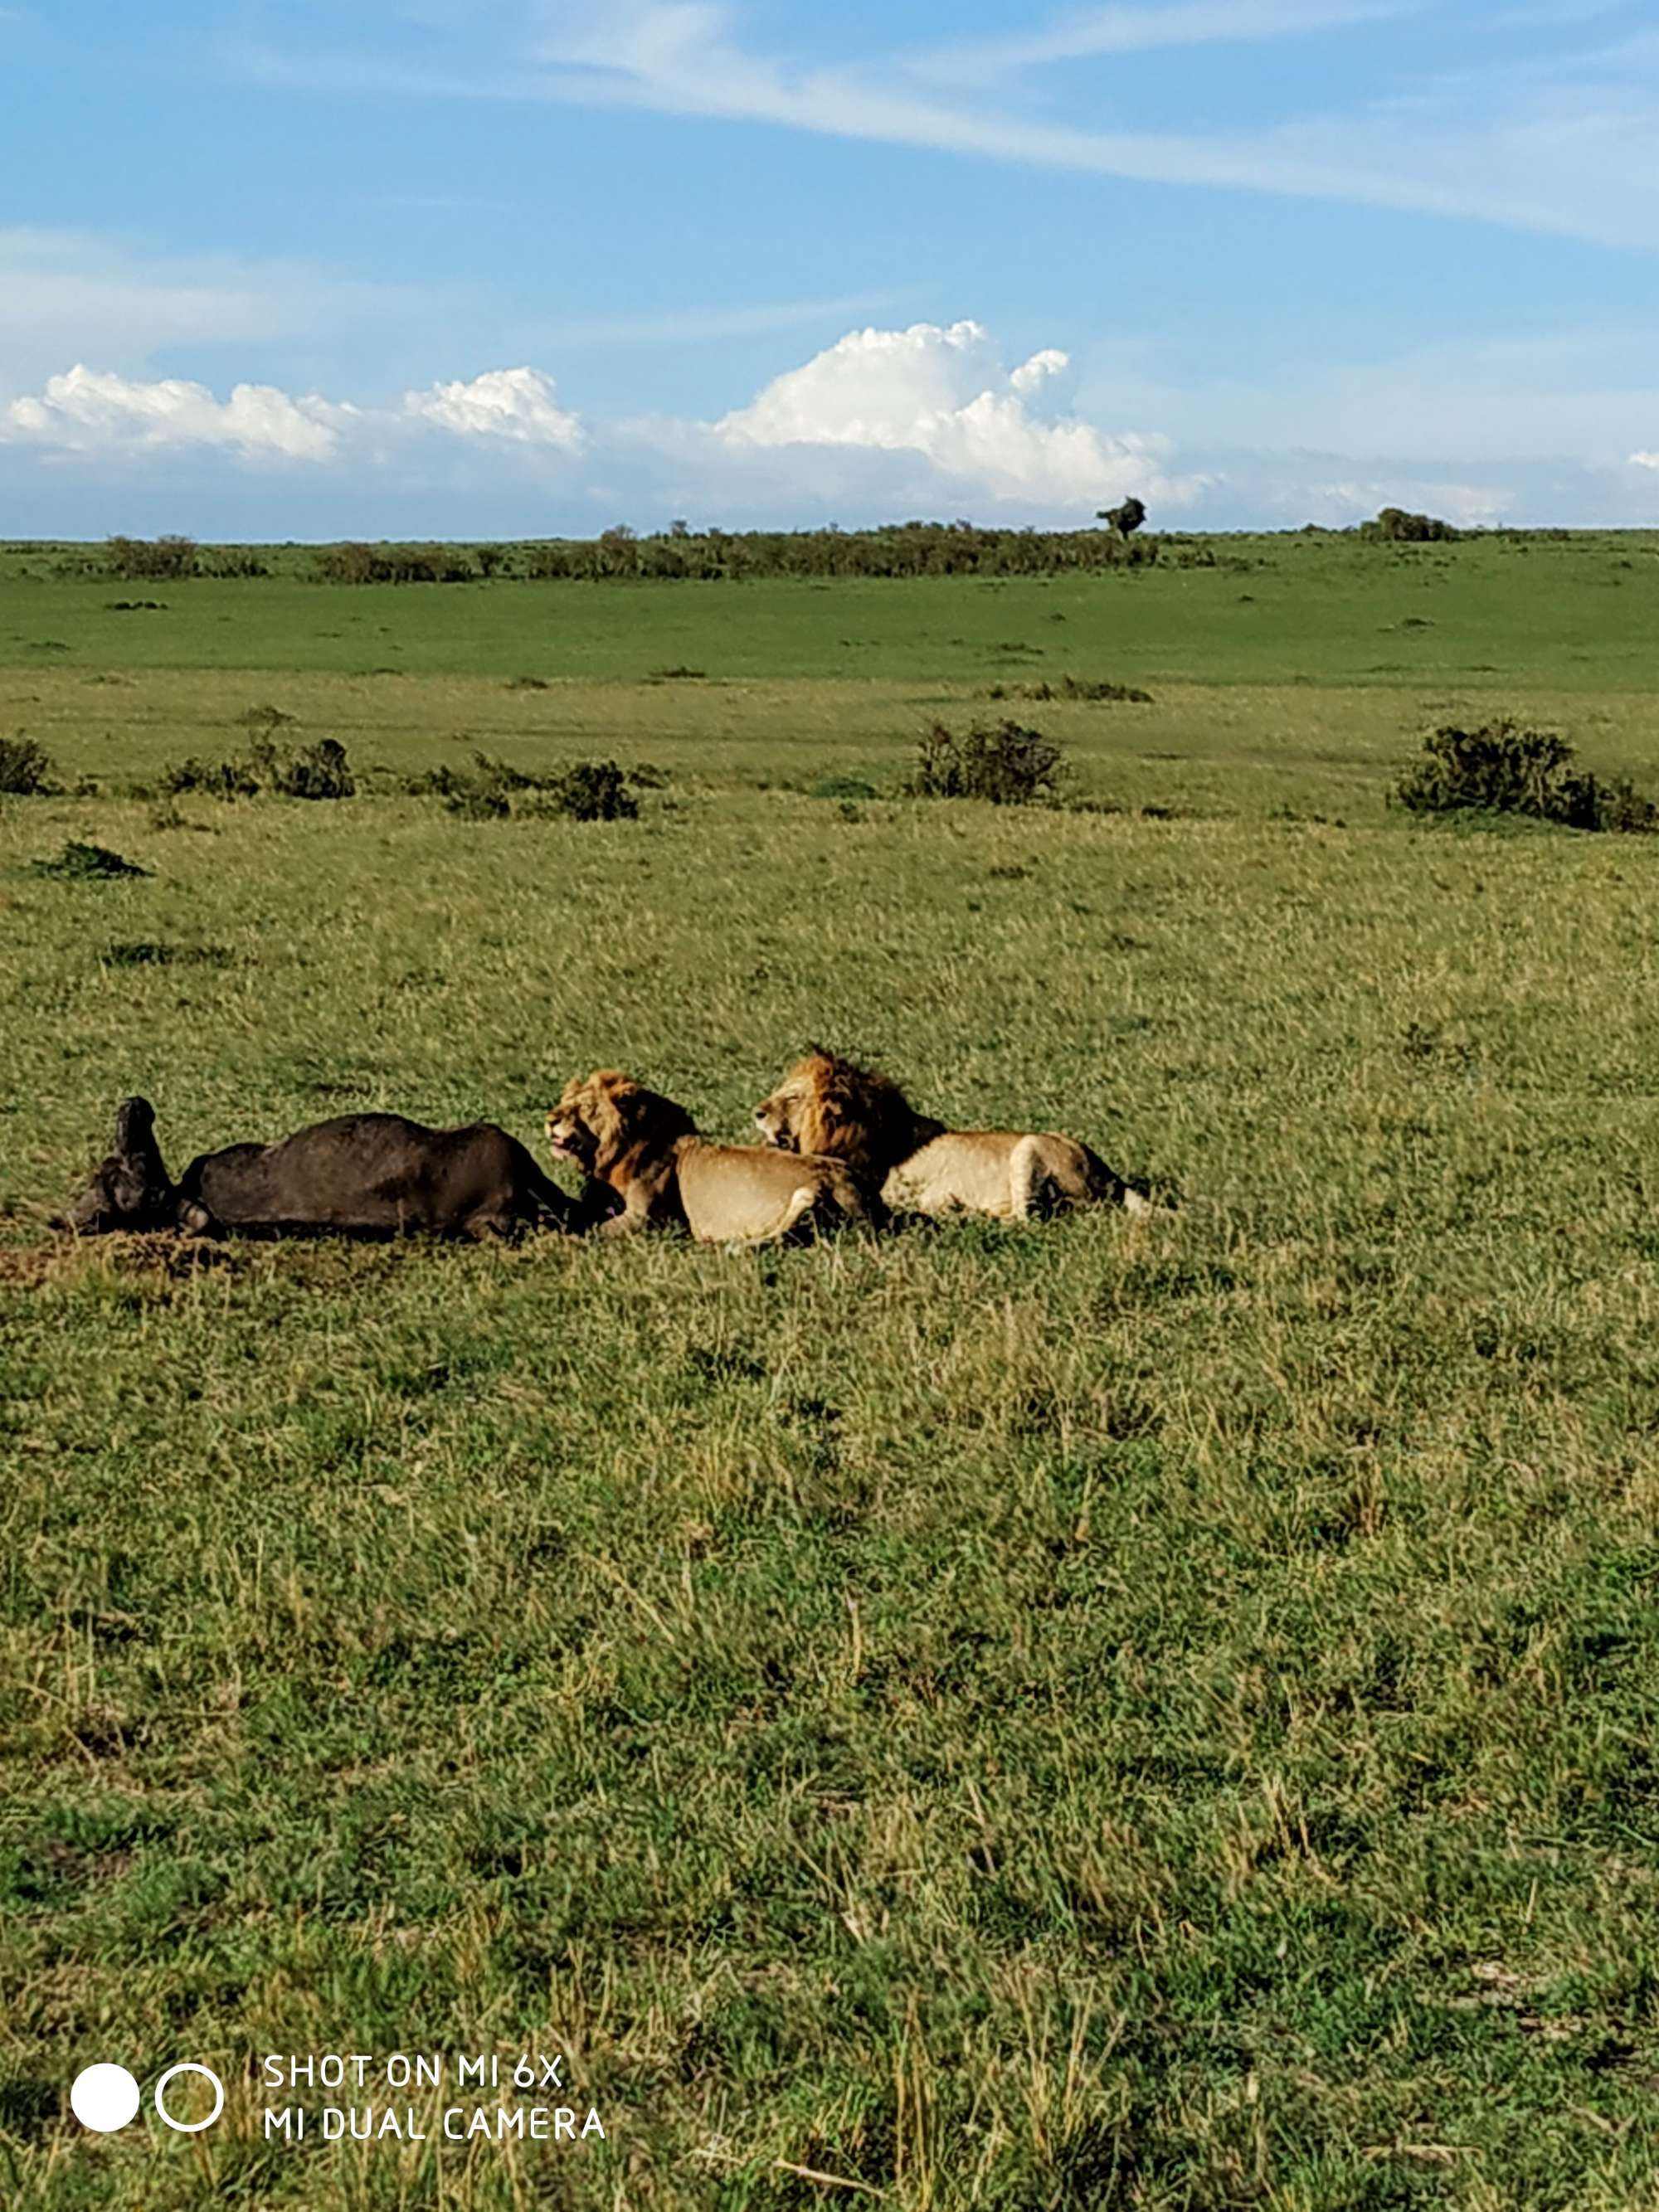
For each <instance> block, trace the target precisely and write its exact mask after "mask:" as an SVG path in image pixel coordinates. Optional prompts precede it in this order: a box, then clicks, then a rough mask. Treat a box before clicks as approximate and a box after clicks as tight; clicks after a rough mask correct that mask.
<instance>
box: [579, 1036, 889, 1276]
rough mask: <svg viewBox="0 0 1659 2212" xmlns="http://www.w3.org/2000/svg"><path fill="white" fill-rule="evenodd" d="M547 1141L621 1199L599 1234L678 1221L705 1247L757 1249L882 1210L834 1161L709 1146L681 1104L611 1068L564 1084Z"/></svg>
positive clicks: (870, 1218) (740, 1147) (625, 1232)
mask: <svg viewBox="0 0 1659 2212" xmlns="http://www.w3.org/2000/svg"><path fill="white" fill-rule="evenodd" d="M547 1137H548V1142H549V1144H550V1146H551V1147H552V1150H553V1152H554V1154H555V1156H556V1158H560V1159H565V1160H571V1161H574V1164H576V1166H577V1167H579V1168H580V1170H582V1172H583V1174H584V1175H586V1176H592V1177H593V1178H594V1179H595V1180H596V1181H597V1182H603V1183H608V1184H609V1185H610V1187H611V1189H612V1190H614V1191H615V1192H616V1193H617V1195H618V1196H619V1197H620V1198H621V1200H622V1201H623V1210H622V1212H620V1213H618V1214H615V1215H613V1216H612V1217H611V1219H610V1220H609V1221H607V1222H605V1223H604V1224H603V1225H602V1226H601V1228H600V1229H599V1232H598V1233H599V1235H600V1236H612V1237H614V1236H627V1235H629V1234H631V1233H633V1232H634V1231H638V1230H641V1229H649V1228H656V1227H660V1226H665V1225H676V1224H680V1225H684V1227H686V1228H687V1229H689V1230H690V1232H691V1234H692V1236H693V1237H696V1238H697V1239H698V1240H699V1241H700V1242H701V1243H705V1244H726V1243H741V1244H759V1243H770V1242H772V1241H773V1240H775V1239H776V1238H778V1237H786V1236H789V1235H791V1234H792V1233H793V1234H794V1235H797V1236H799V1235H806V1234H811V1233H812V1232H813V1231H817V1230H819V1229H823V1228H828V1227H831V1226H835V1225H840V1224H842V1223H844V1222H848V1221H865V1222H872V1221H875V1220H877V1219H878V1218H879V1216H880V1212H881V1206H880V1201H879V1200H877V1199H875V1198H873V1197H872V1195H871V1194H868V1193H867V1192H866V1190H865V1189H864V1188H862V1187H861V1186H860V1182H859V1180H858V1178H857V1177H856V1176H854V1174H853V1173H852V1172H851V1171H850V1170H848V1168H847V1167H846V1166H845V1165H844V1164H842V1162H841V1161H840V1160H818V1159H807V1158H782V1157H780V1155H779V1154H778V1153H776V1152H767V1151H765V1150H764V1149H763V1148H762V1147H761V1146H755V1145H716V1144H711V1143H710V1142H709V1141H708V1139H707V1138H706V1137H700V1136H699V1135H698V1134H697V1130H696V1123H695V1122H694V1121H692V1119H691V1116H690V1115H689V1114H688V1113H687V1112H686V1110H685V1109H684V1107H683V1106H677V1105H676V1104H675V1103H674V1102H673V1100H672V1099H671V1098H664V1097H661V1096H660V1095H659V1093H658V1092H657V1091H647V1089H646V1088H645V1087H644V1085H642V1084H639V1083H635V1081H634V1079H632V1077H631V1076H627V1075H623V1074H620V1073H617V1070H616V1069H614V1068H599V1069H596V1070H595V1071H594V1073H592V1075H590V1076H587V1077H586V1078H585V1079H573V1080H572V1081H571V1082H569V1083H568V1084H567V1085H565V1088H564V1093H563V1096H562V1097H561V1098H560V1100H559V1103H558V1104H557V1105H556V1106H555V1107H554V1108H553V1109H551V1110H550V1113H549V1115H548V1117H547Z"/></svg>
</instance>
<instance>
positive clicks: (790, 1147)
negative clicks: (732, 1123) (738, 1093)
mask: <svg viewBox="0 0 1659 2212" xmlns="http://www.w3.org/2000/svg"><path fill="white" fill-rule="evenodd" d="M804 1107H805V1097H803V1095H802V1093H801V1092H800V1091H799V1090H798V1089H797V1088H796V1087H795V1086H794V1085H793V1083H792V1082H791V1081H790V1079H788V1078H786V1079H785V1080H784V1081H783V1082H781V1084H780V1085H778V1087H777V1089H776V1090H775V1091H774V1092H773V1093H772V1096H771V1097H769V1098H763V1099H762V1100H761V1103H760V1104H759V1105H758V1106H757V1107H756V1109H755V1127H757V1129H758V1130H759V1131H760V1133H761V1135H762V1137H763V1139H764V1140H765V1142H766V1143H767V1144H769V1145H774V1146H776V1148H777V1149H778V1151H779V1152H799V1151H800V1150H801V1142H800V1134H799V1128H798V1127H797V1123H798V1121H799V1116H800V1115H801V1112H802V1109H803V1108H804Z"/></svg>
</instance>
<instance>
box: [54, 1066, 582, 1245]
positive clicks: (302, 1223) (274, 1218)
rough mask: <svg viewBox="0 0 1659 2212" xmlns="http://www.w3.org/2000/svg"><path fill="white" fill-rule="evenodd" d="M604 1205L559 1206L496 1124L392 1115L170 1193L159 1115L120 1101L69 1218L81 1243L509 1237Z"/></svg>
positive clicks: (322, 1126) (231, 1163)
mask: <svg viewBox="0 0 1659 2212" xmlns="http://www.w3.org/2000/svg"><path fill="white" fill-rule="evenodd" d="M603 1210H604V1201H603V1200H598V1199H585V1200H582V1201H580V1202H577V1201H574V1200H571V1199H569V1198H567V1197H566V1195H565V1194H564V1193H563V1192H562V1190H561V1189H560V1188H558V1186H557V1184H556V1183H554V1182H550V1181H549V1180H548V1178H547V1176H544V1174H543V1173H542V1171H541V1170H540V1168H538V1166H537V1164H536V1163H535V1161H534V1160H533V1159H532V1158H531V1155H530V1153H529V1152H527V1151H526V1148H525V1147H524V1146H522V1145H521V1144H520V1142H519V1140H518V1139H517V1138H516V1137H510V1136H508V1134H507V1132H506V1130H505V1129H498V1128H496V1127H495V1124H494V1123H493V1122H489V1121H473V1122H470V1123H469V1124H468V1125H467V1126H466V1127H465V1128H460V1129H428V1128H427V1127H424V1126H423V1125H422V1123H421V1122H419V1121H405V1120H404V1116H403V1115H401V1114H345V1115H341V1116H340V1117H339V1118H338V1119H337V1120H336V1121H319V1122H316V1123H314V1124H313V1127H310V1128H308V1129H300V1130H297V1131H296V1132H295V1134H294V1135H293V1136H291V1137H285V1138H283V1139H282V1141H281V1142H280V1143H279V1144H275V1145H229V1146H226V1148H225V1149H224V1150H223V1151H222V1152H204V1153H203V1154H202V1155H201V1157H200V1158H197V1159H194V1160H192V1161H191V1164H190V1165H189V1166H188V1167H187V1168H186V1169H185V1172H184V1174H183V1175H182V1176H180V1178H179V1181H178V1182H176V1183H175V1182H173V1179H172V1177H171V1176H169V1175H168V1173H167V1168H166V1165H165V1164H164V1163H163V1161H162V1158H161V1148H160V1146H158V1145H157V1143H156V1141H155V1109H154V1108H153V1107H152V1106H151V1105H150V1103H149V1100H148V1099H147V1098H129V1099H127V1100H125V1102H124V1103H123V1104H122V1105H121V1106H120V1108H119V1109H118V1111H117V1113H116V1116H115V1149H114V1151H113V1152H111V1153H110V1154H109V1156H108V1158H106V1160H105V1161H104V1163H103V1164H102V1165H101V1166H100V1168H99V1169H98V1170H97V1172H96V1173H95V1174H94V1176H93V1178H92V1181H91V1182H90V1183H89V1184H88V1187H87V1188H86V1189H85V1191H84V1192H82V1195H81V1196H80V1197H79V1198H78V1199H77V1200H76V1201H75V1204H74V1205H73V1206H72V1207H71V1208H70V1213H69V1217H68V1226H69V1227H70V1228H71V1229H73V1230H74V1231H76V1233H77V1234H78V1235H80V1236H82V1237H95V1236H100V1235H104V1234H106V1233H107V1232H109V1231H112V1230H158V1229H160V1230H166V1229H171V1230H177V1231H180V1232H182V1233H183V1234H184V1235H185V1236H191V1237H216V1236H227V1235H241V1236H249V1235H252V1236H276V1235H281V1234H283V1233H284V1232H287V1233H289V1234H295V1235H318V1234H331V1235H335V1236H344V1237H408V1236H428V1237H510V1236H513V1235H516V1234H517V1233H518V1232H519V1231H521V1230H525V1229H532V1228H548V1229H556V1230H562V1231H568V1232H571V1233H575V1232H579V1231H581V1230H583V1229H585V1228H586V1227H588V1226H589V1225H590V1222H591V1220H592V1218H595V1216H596V1214H597V1213H598V1212H602V1211H603Z"/></svg>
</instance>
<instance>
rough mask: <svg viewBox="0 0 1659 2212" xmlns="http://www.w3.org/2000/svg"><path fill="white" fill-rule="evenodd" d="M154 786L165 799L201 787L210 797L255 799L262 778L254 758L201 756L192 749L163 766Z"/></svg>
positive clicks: (197, 789)
mask: <svg viewBox="0 0 1659 2212" xmlns="http://www.w3.org/2000/svg"><path fill="white" fill-rule="evenodd" d="M156 789H157V791H158V792H159V793H161V797H162V798H164V799H177V798H178V797H179V794H180V793H181V792H186V791H199V792H201V793H204V796H206V797H207V798H209V799H254V798H257V797H258V792H259V779H258V776H257V775H255V774H254V771H253V767H252V763H251V762H248V761H235V760H222V761H207V760H201V759H198V758H197V756H196V755H195V754H194V753H192V754H191V755H190V757H188V758H187V759H185V760H181V761H173V762H172V763H170V764H169V765H168V766H167V767H166V768H164V769H162V770H161V778H160V781H158V783H157V784H156Z"/></svg>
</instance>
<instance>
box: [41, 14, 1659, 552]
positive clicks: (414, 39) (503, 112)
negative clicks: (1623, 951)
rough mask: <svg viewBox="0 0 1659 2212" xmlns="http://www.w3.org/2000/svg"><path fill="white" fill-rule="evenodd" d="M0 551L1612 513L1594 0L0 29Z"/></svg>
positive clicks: (1616, 155) (1622, 271) (1613, 234)
mask: <svg viewBox="0 0 1659 2212" xmlns="http://www.w3.org/2000/svg"><path fill="white" fill-rule="evenodd" d="M0 70H3V72H4V80H5V110H6V113H7V116H8V124H7V129H6V133H5V137H4V140H3V143H0V180H3V197H0V496H3V501H4V507H3V510H0V512H3V513H4V516H5V520H4V522H3V524H0V528H3V530H4V532H5V533H6V534H8V535H23V534H48V533H59V532H61V533H65V534H78V535H94V536H95V535H101V534H103V533H104V532H108V531H112V530H132V531H145V532H149V531H156V530H162V529H170V528H178V529H185V530H190V531H193V532H197V533H198V534H201V535H206V536H214V535H217V536H240V537H258V538H286V537H299V538H306V537H323V536H337V535H342V534H352V535H364V536H374V535H382V534H385V535H409V534H416V533H419V534H438V533H447V534H455V535H463V534H465V535H476V536H497V535H507V534H520V533H526V534H530V533H533V534H545V533H550V532H560V531H577V530H587V529H591V528H596V527H602V526H605V524H607V523H611V522H614V521H618V520H626V521H629V522H631V523H632V524H634V525H635V526H636V527H639V528H641V529H647V528H653V527H659V526H662V525H663V524H665V522H666V521H667V520H669V519H671V517H673V516H677V515H684V516H686V517H688V518H690V520H693V521H694V522H696V523H704V522H720V523H722V524H725V525H726V526H743V525H744V524H748V523H773V522H782V523H795V522H799V523H803V524H807V523H812V522H817V521H822V520H839V521H841V522H842V523H844V524H848V525H851V524H855V523H859V522H864V521H869V520H878V519H882V518H886V517H892V516H897V515H906V514H915V513H923V514H940V515H947V516H948V515H955V514H966V515H971V516H974V517H975V518H977V519H982V520H1010V521H1018V522H1023V521H1036V522H1043V521H1051V520H1067V519H1076V520H1087V519H1088V518H1089V517H1090V516H1091V515H1092V513H1093V511H1094V509H1095V508H1096V507H1099V506H1101V505H1103V504H1105V503H1108V502H1109V501H1115V499H1117V498H1119V497H1121V496H1123V495H1126V494H1127V493H1129V492H1136V493H1139V495H1141V496H1142V497H1143V498H1145V499H1146V501H1147V502H1148V505H1149V506H1150V507H1152V510H1153V514H1154V519H1155V520H1162V521H1164V522H1165V523H1168V524H1171V525H1174V524H1189V525H1192V526H1205V525H1212V526H1241V525H1249V524H1267V525H1270V526H1284V525H1290V526H1294V525H1297V524H1300V523H1302V522H1304V521H1307V520H1320V521H1328V522H1344V521H1349V520H1355V519H1357V518H1358V517H1359V516H1361V515H1364V514H1366V513H1372V512H1374V511H1375V510H1376V507H1378V506H1379V505H1381V504H1383V503H1384V501H1402V502H1406V503H1409V504H1413V505H1418V506H1425V507H1431V508H1433V509H1434V510H1435V511H1437V512H1439V513H1446V514H1449V515H1451V516H1452V517H1454V518H1455V519H1456V520H1462V521H1466V522H1482V521H1500V520H1514V521H1523V522H1553V521H1560V522H1572V523H1587V522H1614V523H1616V522H1624V523H1635V522H1659V298H1656V290H1655V280H1656V275H1659V252H1656V249H1659V27H1655V24H1654V22H1653V19H1652V16H1651V11H1650V9H1649V8H1646V7H1644V6H1638V5H1629V4H1616V5H1613V6H1601V5H1598V4H1595V0H1513V4H1474V0H1462V4H1457V0H1454V4H1447V5H1413V4H1408V3H1407V0H1114V4H1107V5H1093V6H1091V5H1086V4H1085V5H1078V6H1072V7H1066V8H1061V9H1057V10H1055V11H1054V12H1053V13H1048V12H1045V11H1043V10H1042V9H1034V8H1031V7H1030V6H1024V7H1018V8H1016V7H1013V6H1011V5H996V4H993V0H957V4H955V5H953V6H951V7H948V8H947V7H945V6H943V5H940V4H936V0H926V4H915V5H912V6H910V7H908V8H902V7H901V8H897V9H895V8H893V7H891V6H887V7H884V8H877V7H875V6H873V5H872V4H870V0H840V4H838V5H836V6H835V7H833V8H807V7H805V6H801V5H799V4H797V5H785V4H782V0H736V4H732V5H716V4H702V0H608V4H605V5H603V6H601V7H597V8H596V7H595V6H593V5H592V0H589V4H587V5H586V6H576V5H569V4H566V0H465V4H463V0H359V4H357V5H355V6H353V7H351V8H349V9H343V8H338V7H325V6H322V5H316V4H307V0H224V3H223V4H211V0H151V4H149V6H148V7H146V8H143V9H135V8H133V7H132V6H131V0H126V4H124V5H122V6H116V5H113V4H110V0H83V4H82V5H80V6H78V7H77V8H76V9H74V10H73V11H71V10H69V9H65V8H63V7H62V6H61V5H58V6H52V7H48V6H46V5H30V4H27V0H19V4H15V5H0Z"/></svg>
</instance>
